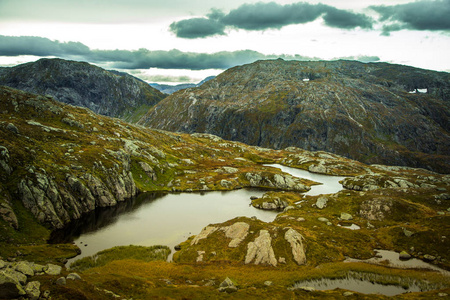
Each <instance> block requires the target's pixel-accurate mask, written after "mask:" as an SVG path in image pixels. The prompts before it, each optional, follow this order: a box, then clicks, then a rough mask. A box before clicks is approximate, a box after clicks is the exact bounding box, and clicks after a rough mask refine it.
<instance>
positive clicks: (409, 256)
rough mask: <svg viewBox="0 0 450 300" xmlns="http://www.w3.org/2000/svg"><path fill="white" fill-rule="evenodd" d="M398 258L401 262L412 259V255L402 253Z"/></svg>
mask: <svg viewBox="0 0 450 300" xmlns="http://www.w3.org/2000/svg"><path fill="white" fill-rule="evenodd" d="M398 256H399V258H400V259H401V260H408V259H410V258H411V255H410V254H409V253H408V252H406V251H402V252H400V254H399V255H398Z"/></svg>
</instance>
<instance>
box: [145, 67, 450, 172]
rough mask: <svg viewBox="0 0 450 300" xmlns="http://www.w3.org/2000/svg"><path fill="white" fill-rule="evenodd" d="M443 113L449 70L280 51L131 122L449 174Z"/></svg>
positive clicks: (449, 97)
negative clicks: (309, 58)
mask: <svg viewBox="0 0 450 300" xmlns="http://www.w3.org/2000/svg"><path fill="white" fill-rule="evenodd" d="M424 92H425V93H424ZM449 120H450V74H449V73H445V72H434V71H428V70H422V69H417V68H412V67H407V66H401V65H392V64H387V63H368V64H365V63H360V62H355V61H322V62H320V61H319V62H299V61H283V60H281V59H279V60H272V61H258V62H255V63H253V64H249V65H243V66H238V67H235V68H232V69H229V70H227V71H225V72H223V73H222V74H220V75H219V76H217V77H216V78H215V79H212V80H210V81H208V82H207V83H205V84H203V85H202V86H200V87H197V88H193V89H189V90H183V91H179V92H176V93H174V94H172V95H171V96H169V97H167V98H166V99H164V100H163V101H161V102H160V103H158V104H157V105H156V106H154V107H153V108H151V109H150V111H149V112H148V113H147V114H146V115H145V116H144V117H143V118H142V119H141V120H140V122H139V123H140V124H143V125H145V126H149V127H153V128H160V129H165V130H170V131H180V132H189V133H192V132H205V133H211V134H215V135H218V136H221V137H223V138H225V139H230V140H236V141H241V142H244V143H247V144H251V145H257V146H262V147H269V148H274V149H283V148H285V147H289V146H297V147H300V148H303V149H307V150H314V151H315V150H324V151H329V152H333V153H336V154H340V155H344V156H347V157H349V158H352V159H356V160H359V161H362V162H365V163H382V164H390V165H404V166H412V167H423V168H428V169H431V170H435V171H438V172H444V173H448V172H450V122H449Z"/></svg>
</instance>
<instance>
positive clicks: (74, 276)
mask: <svg viewBox="0 0 450 300" xmlns="http://www.w3.org/2000/svg"><path fill="white" fill-rule="evenodd" d="M67 280H81V276H80V275H78V273H70V274H69V275H67Z"/></svg>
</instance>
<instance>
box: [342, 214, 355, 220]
mask: <svg viewBox="0 0 450 300" xmlns="http://www.w3.org/2000/svg"><path fill="white" fill-rule="evenodd" d="M341 220H344V221H349V220H353V216H352V215H351V214H349V213H341Z"/></svg>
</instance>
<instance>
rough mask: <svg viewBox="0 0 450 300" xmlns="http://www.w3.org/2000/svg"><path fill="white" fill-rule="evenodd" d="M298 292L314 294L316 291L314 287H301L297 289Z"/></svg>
mask: <svg viewBox="0 0 450 300" xmlns="http://www.w3.org/2000/svg"><path fill="white" fill-rule="evenodd" d="M297 289H298V290H302V291H305V292H314V291H315V290H316V289H315V288H314V287H312V286H300V287H298V288H297Z"/></svg>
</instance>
